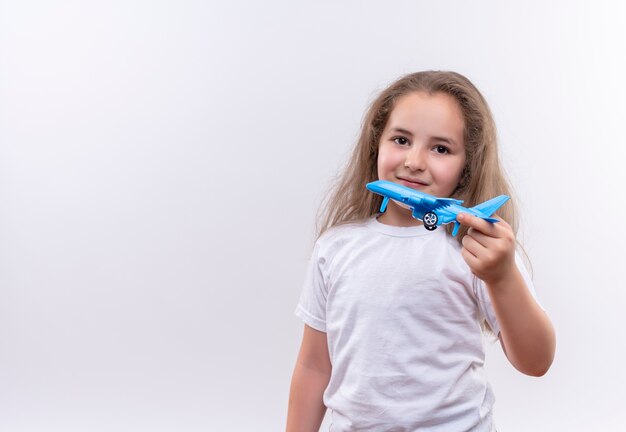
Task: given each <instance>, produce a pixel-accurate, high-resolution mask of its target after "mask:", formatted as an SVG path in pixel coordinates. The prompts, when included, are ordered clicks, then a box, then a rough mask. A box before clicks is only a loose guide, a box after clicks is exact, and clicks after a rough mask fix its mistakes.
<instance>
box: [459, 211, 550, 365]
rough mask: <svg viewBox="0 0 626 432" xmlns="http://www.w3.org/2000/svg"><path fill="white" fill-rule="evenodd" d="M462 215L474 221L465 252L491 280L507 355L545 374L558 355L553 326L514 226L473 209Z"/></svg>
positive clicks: (479, 273)
mask: <svg viewBox="0 0 626 432" xmlns="http://www.w3.org/2000/svg"><path fill="white" fill-rule="evenodd" d="M458 220H459V222H461V223H462V224H464V225H467V226H469V227H470V229H469V231H468V234H467V235H466V236H465V237H464V238H463V241H462V243H463V250H462V252H461V253H462V255H463V258H464V259H465V262H467V264H468V265H469V267H470V269H471V270H472V272H473V273H474V274H475V275H476V276H477V277H479V278H480V279H482V280H483V281H484V282H485V284H486V285H487V290H488V291H489V297H490V298H491V302H492V303H493V307H494V311H495V313H496V318H497V319H498V324H499V325H500V341H501V343H502V348H503V349H504V352H505V354H506V356H507V358H508V359H509V361H510V362H511V364H512V365H513V366H515V368H516V369H518V370H519V371H520V372H523V373H525V374H527V375H532V376H541V375H543V374H545V373H546V372H547V371H548V369H549V368H550V365H551V364H552V360H553V359H554V351H555V345H556V338H555V334H554V328H553V327H552V323H551V322H550V319H549V318H548V316H547V315H546V313H545V312H544V311H543V310H542V309H541V307H540V306H539V305H538V304H537V302H536V301H535V299H534V298H533V296H532V295H531V293H530V291H529V290H528V287H527V286H526V283H525V282H524V278H523V277H522V275H521V274H520V272H519V269H518V268H517V265H516V263H515V234H514V233H513V230H512V229H511V227H510V226H509V224H507V223H506V222H505V221H502V220H501V221H500V222H497V223H495V224H492V223H489V222H487V221H485V220H483V219H481V218H478V217H475V216H472V215H469V214H459V216H458Z"/></svg>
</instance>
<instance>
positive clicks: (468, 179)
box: [317, 71, 518, 242]
mask: <svg viewBox="0 0 626 432" xmlns="http://www.w3.org/2000/svg"><path fill="white" fill-rule="evenodd" d="M412 92H425V93H427V94H434V93H445V94H448V95H450V96H452V97H454V99H455V100H456V101H457V102H458V104H459V106H460V108H461V111H462V113H463V119H464V123H465V130H464V137H463V138H464V143H465V153H466V162H465V167H464V168H463V173H462V175H461V180H460V182H459V185H458V187H457V188H456V190H455V191H454V192H453V194H452V197H453V198H457V199H461V200H463V201H464V204H463V205H464V206H466V207H472V206H475V205H477V204H480V203H481V202H483V201H486V200H488V199H490V198H493V197H495V196H497V195H501V194H506V195H509V196H511V200H509V201H508V202H507V203H506V204H505V205H504V206H503V207H501V208H500V209H499V210H498V216H500V217H501V218H502V219H504V220H505V221H507V222H508V223H509V224H510V225H511V227H512V228H513V230H514V232H515V233H516V234H517V228H518V222H517V211H516V206H515V203H514V202H513V197H512V190H511V187H510V184H509V182H508V180H507V177H506V174H505V173H504V170H503V169H502V166H501V164H500V159H499V156H498V145H497V136H496V127H495V123H494V121H493V116H492V115H491V111H490V110H489V106H488V105H487V102H486V101H485V98H484V97H483V96H482V95H481V94H480V92H479V91H478V89H477V88H476V87H475V86H474V85H473V84H472V83H471V82H470V80H468V79H467V78H465V77H464V76H463V75H461V74H458V73H456V72H447V71H424V72H417V73H413V74H409V75H406V76H404V77H402V78H400V79H398V80H397V81H396V82H394V83H393V84H391V85H390V86H389V87H387V88H386V89H385V90H383V91H382V92H381V93H380V94H379V96H378V97H377V98H376V99H375V100H374V102H373V103H372V104H371V105H370V107H369V109H368V110H367V113H366V115H365V118H364V120H363V125H362V129H361V134H360V136H359V139H358V141H357V143H356V145H355V147H354V150H353V151H352V156H351V157H350V159H349V160H348V162H347V165H346V167H345V170H344V171H343V173H342V174H341V175H340V176H339V178H338V179H337V181H336V183H335V184H334V186H333V188H332V190H331V193H330V194H329V195H328V199H327V200H326V201H325V202H324V203H323V204H322V206H321V207H320V212H319V213H318V224H317V236H318V237H319V236H320V235H322V234H323V233H324V232H325V231H326V230H328V229H329V228H331V227H333V226H335V225H340V224H345V223H349V222H354V221H359V220H363V219H367V218H369V217H371V216H374V215H375V214H377V213H378V209H379V208H380V204H381V202H382V197H381V196H379V195H376V194H373V193H371V192H370V191H368V190H367V189H366V188H365V185H366V184H367V183H369V182H372V181H375V180H378V173H377V161H378V147H379V141H380V137H381V135H382V132H383V130H384V129H385V126H386V125H387V120H388V119H389V115H390V114H391V111H392V110H393V108H394V106H395V103H396V101H397V100H398V99H399V98H401V97H402V96H404V95H406V94H409V93H412ZM446 229H447V230H448V232H449V233H450V232H451V231H452V226H451V224H450V225H448V226H447V227H446ZM466 233H467V228H466V227H464V226H461V229H460V230H459V234H458V237H457V238H458V239H459V242H460V241H461V239H462V238H463V236H464V235H465V234H466Z"/></svg>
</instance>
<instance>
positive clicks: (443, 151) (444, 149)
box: [434, 145, 450, 154]
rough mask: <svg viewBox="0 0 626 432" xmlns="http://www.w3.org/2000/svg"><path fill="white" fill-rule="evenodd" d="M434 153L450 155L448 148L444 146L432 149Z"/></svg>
mask: <svg viewBox="0 0 626 432" xmlns="http://www.w3.org/2000/svg"><path fill="white" fill-rule="evenodd" d="M434 150H435V152H437V153H439V154H447V153H450V150H448V147H446V146H442V145H437V146H435V148H434Z"/></svg>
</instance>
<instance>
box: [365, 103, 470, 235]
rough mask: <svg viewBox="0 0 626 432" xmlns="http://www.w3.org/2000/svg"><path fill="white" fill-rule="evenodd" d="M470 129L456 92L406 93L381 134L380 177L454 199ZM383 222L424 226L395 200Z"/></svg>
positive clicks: (388, 208) (463, 163) (384, 215)
mask: <svg viewBox="0 0 626 432" xmlns="http://www.w3.org/2000/svg"><path fill="white" fill-rule="evenodd" d="M464 127H465V124H464V121H463V114H462V112H461V108H460V107H459V105H458V103H457V101H456V100H455V99H454V98H453V97H452V96H449V95H447V94H445V93H434V94H432V95H429V94H427V93H424V92H413V93H409V94H407V95H405V96H403V97H401V98H400V99H398V100H397V101H396V104H395V107H394V108H393V110H392V111H391V114H390V115H389V119H388V121H387V125H386V126H385V129H384V130H383V133H382V135H381V138H380V143H379V148H378V164H377V167H378V178H379V179H380V180H389V181H392V182H395V183H399V184H401V185H404V186H408V187H410V188H413V189H417V190H419V191H422V192H426V193H428V194H431V195H434V196H437V197H449V196H450V195H452V193H453V192H454V190H455V189H456V187H457V186H458V184H459V181H460V180H461V173H462V171H463V167H464V165H465V143H464V142H463V130H464ZM392 203H393V205H392ZM379 220H380V221H381V222H384V223H390V224H394V225H398V224H399V225H416V224H419V221H418V220H416V219H413V218H412V217H411V212H410V211H409V210H408V209H406V208H404V207H402V206H400V205H398V203H396V202H395V201H393V200H391V201H390V203H389V206H388V207H387V211H386V212H385V214H383V215H382V216H381V217H380V219H379Z"/></svg>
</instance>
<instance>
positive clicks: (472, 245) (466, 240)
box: [461, 234, 485, 258]
mask: <svg viewBox="0 0 626 432" xmlns="http://www.w3.org/2000/svg"><path fill="white" fill-rule="evenodd" d="M461 244H462V245H463V248H464V249H465V250H467V251H468V252H469V253H470V254H472V256H474V257H476V258H478V257H479V256H480V255H481V253H482V252H483V250H484V249H485V246H483V245H482V244H480V243H479V242H478V241H477V240H476V239H475V238H474V237H473V236H471V235H469V234H468V235H466V236H465V237H463V240H461Z"/></svg>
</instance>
